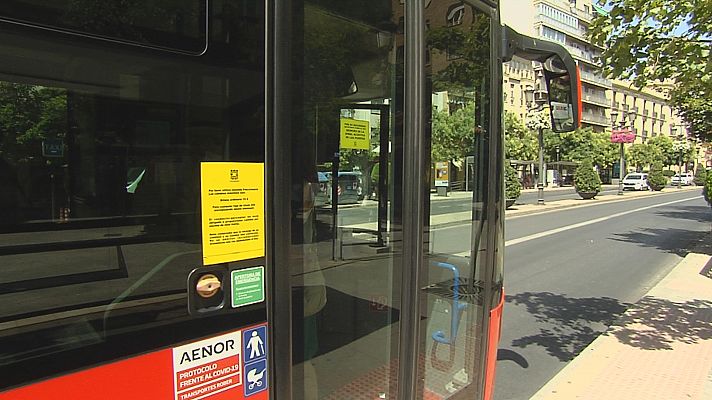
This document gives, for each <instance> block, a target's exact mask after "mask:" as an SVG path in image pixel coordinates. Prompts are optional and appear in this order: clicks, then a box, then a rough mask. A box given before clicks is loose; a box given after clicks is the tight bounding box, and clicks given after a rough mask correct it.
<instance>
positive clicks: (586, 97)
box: [581, 93, 611, 107]
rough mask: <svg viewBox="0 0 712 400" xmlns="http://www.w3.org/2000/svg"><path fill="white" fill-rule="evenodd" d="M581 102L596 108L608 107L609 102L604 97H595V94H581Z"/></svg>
mask: <svg viewBox="0 0 712 400" xmlns="http://www.w3.org/2000/svg"><path fill="white" fill-rule="evenodd" d="M581 101H583V102H585V103H591V104H595V105H597V106H603V107H610V106H611V101H610V100H609V99H608V98H607V97H606V96H597V95H595V94H587V93H582V94H581Z"/></svg>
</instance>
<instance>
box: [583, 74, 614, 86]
mask: <svg viewBox="0 0 712 400" xmlns="http://www.w3.org/2000/svg"><path fill="white" fill-rule="evenodd" d="M581 79H583V80H586V81H590V82H595V83H598V84H600V85H602V86H605V87H606V88H611V87H613V83H612V82H611V80H610V79H606V78H604V77H602V76H598V75H596V74H593V73H591V72H586V71H581Z"/></svg>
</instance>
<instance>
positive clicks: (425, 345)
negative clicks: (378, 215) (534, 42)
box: [420, 1, 493, 398]
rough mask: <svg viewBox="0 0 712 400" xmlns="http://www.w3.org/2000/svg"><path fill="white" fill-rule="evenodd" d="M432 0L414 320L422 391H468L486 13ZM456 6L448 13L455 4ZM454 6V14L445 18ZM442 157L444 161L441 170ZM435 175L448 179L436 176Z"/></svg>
mask: <svg viewBox="0 0 712 400" xmlns="http://www.w3.org/2000/svg"><path fill="white" fill-rule="evenodd" d="M449 4H452V3H450V2H447V1H441V2H433V3H432V4H431V6H430V8H428V9H426V15H429V13H437V12H443V10H447V11H448V18H447V19H445V18H437V16H435V15H429V16H430V19H431V20H432V21H443V22H442V23H441V25H439V26H438V25H434V26H432V27H431V28H430V29H429V30H428V32H427V35H426V39H427V45H428V48H429V49H430V51H431V56H430V63H429V64H428V65H427V71H428V78H429V84H430V87H431V91H432V93H431V97H430V103H431V104H430V107H428V109H430V110H431V112H432V114H431V117H430V121H431V123H430V141H431V147H430V158H431V160H430V161H431V164H432V169H431V171H432V176H431V177H430V184H431V195H430V197H429V202H428V209H429V225H430V226H429V228H430V229H429V231H428V233H427V241H428V242H427V248H428V249H429V254H428V257H427V266H426V270H425V277H424V279H425V280H426V281H427V282H428V285H427V286H426V287H425V288H424V295H425V299H426V302H425V304H426V309H425V313H426V318H425V319H423V321H422V327H423V330H422V342H421V349H420V351H421V357H423V358H424V360H425V364H424V365H425V366H424V368H423V369H422V370H421V371H420V379H421V380H422V382H424V383H423V387H422V388H421V396H423V397H427V396H428V395H429V394H435V395H436V396H439V397H442V398H449V397H451V396H463V395H464V396H465V397H468V398H470V397H471V398H475V397H477V396H476V393H477V392H478V390H479V384H473V383H474V382H475V381H476V377H477V375H478V374H479V373H480V371H481V370H482V368H481V362H482V356H481V349H480V347H479V345H480V343H481V342H480V340H479V339H478V338H480V337H481V335H482V334H483V332H482V330H481V327H482V323H481V321H482V318H483V314H482V311H483V310H482V306H483V300H484V299H483V295H484V288H483V286H482V284H481V282H482V281H483V280H484V278H485V276H484V275H483V274H484V267H483V262H484V260H482V259H480V256H479V255H480V254H484V252H480V251H479V250H483V249H484V248H485V246H486V245H485V243H484V237H485V235H486V232H487V229H488V228H487V222H488V221H487V220H486V218H485V215H486V212H487V210H486V208H485V199H486V198H487V194H488V191H489V190H491V188H490V187H491V185H492V184H493V182H492V181H490V169H489V164H490V157H489V151H490V149H489V135H490V120H489V110H490V95H491V93H490V85H491V76H492V75H491V71H490V68H491V62H492V58H491V51H492V49H491V47H490V26H491V20H490V19H489V18H488V16H487V15H486V14H485V13H484V12H482V11H480V10H479V9H477V8H476V7H474V6H472V5H469V4H460V5H457V4H456V5H451V6H450V8H447V7H448V5H449ZM456 10H459V11H458V12H457V13H456V14H455V11H456ZM452 15H457V20H455V19H453V18H451V16H452ZM443 166H447V169H446V171H447V172H446V173H445V175H443V173H442V170H443V168H444V167H443ZM443 176H446V177H447V180H445V181H443Z"/></svg>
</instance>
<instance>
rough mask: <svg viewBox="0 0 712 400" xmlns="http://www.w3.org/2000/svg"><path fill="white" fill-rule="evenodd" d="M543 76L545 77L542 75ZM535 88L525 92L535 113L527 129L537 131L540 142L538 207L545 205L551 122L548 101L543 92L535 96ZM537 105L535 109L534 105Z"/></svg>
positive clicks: (529, 120) (528, 103)
mask: <svg viewBox="0 0 712 400" xmlns="http://www.w3.org/2000/svg"><path fill="white" fill-rule="evenodd" d="M542 76H543V75H542ZM534 93H535V92H534V88H533V87H532V86H531V85H527V87H526V89H525V90H524V96H525V97H526V100H527V108H528V109H529V111H531V112H535V113H534V114H532V115H531V116H529V117H528V118H527V127H528V128H530V129H537V131H538V133H539V135H538V139H539V140H538V142H539V178H538V179H537V183H536V187H537V199H536V203H537V204H538V205H543V204H544V179H545V178H546V171H545V170H544V129H545V128H548V123H549V120H548V119H546V115H545V113H544V112H543V111H544V103H546V99H545V97H544V93H546V92H544V91H543V90H538V91H537V92H536V93H537V94H538V96H534ZM533 104H535V105H534V106H533V107H532V105H533Z"/></svg>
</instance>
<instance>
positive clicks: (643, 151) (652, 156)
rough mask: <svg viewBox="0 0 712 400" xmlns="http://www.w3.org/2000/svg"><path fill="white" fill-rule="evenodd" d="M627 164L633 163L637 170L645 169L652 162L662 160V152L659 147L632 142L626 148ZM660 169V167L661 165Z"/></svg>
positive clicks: (660, 161)
mask: <svg viewBox="0 0 712 400" xmlns="http://www.w3.org/2000/svg"><path fill="white" fill-rule="evenodd" d="M625 159H626V160H627V162H628V164H630V165H634V166H635V167H636V169H637V170H641V169H645V167H648V166H649V165H652V164H653V163H656V162H659V163H661V164H662V162H663V154H662V152H661V150H660V148H659V147H657V146H653V145H650V144H647V143H644V144H641V143H634V144H632V145H631V146H630V147H628V149H626V157H625ZM661 170H662V167H661Z"/></svg>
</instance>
